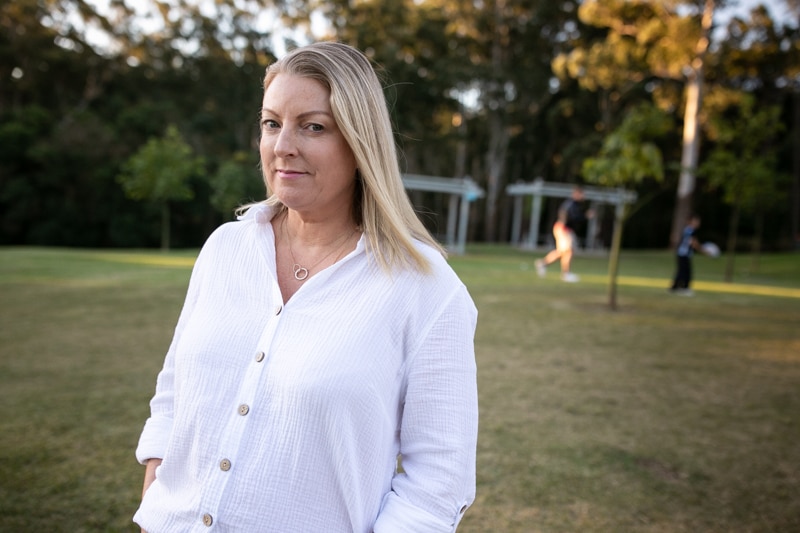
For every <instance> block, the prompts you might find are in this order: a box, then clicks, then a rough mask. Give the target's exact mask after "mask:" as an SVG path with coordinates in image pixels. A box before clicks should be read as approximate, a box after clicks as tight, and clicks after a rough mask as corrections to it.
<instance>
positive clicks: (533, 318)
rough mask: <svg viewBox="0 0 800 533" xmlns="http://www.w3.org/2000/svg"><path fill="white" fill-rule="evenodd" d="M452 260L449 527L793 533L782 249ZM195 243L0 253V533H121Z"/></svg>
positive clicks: (796, 486)
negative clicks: (467, 440)
mask: <svg viewBox="0 0 800 533" xmlns="http://www.w3.org/2000/svg"><path fill="white" fill-rule="evenodd" d="M468 252H469V253H468V254H467V255H465V256H463V257H452V258H451V262H452V264H453V266H454V268H455V269H456V270H457V271H458V272H459V274H460V275H461V276H462V279H463V280H464V281H465V283H466V284H467V286H468V287H469V288H470V291H471V293H472V295H473V297H474V299H475V302H476V304H477V306H478V309H479V312H480V318H479V326H478V332H477V338H476V349H477V359H478V366H479V388H480V405H481V428H480V439H479V455H478V497H477V501H476V503H475V505H474V506H473V507H472V509H470V511H468V513H467V515H466V517H465V519H464V521H463V522H462V525H461V527H460V528H459V532H461V533H464V532H467V533H475V532H490V531H491V532H520V533H522V532H525V533H528V532H784V531H785V532H792V531H800V498H798V496H797V495H798V494H800V446H798V445H797V443H798V442H800V415H798V413H800V255H798V254H782V255H766V256H764V257H762V258H761V259H760V261H759V264H758V265H757V266H756V265H753V264H752V262H751V259H750V258H748V257H741V258H737V274H736V277H735V281H736V283H734V284H725V283H721V281H722V271H723V263H722V260H716V261H714V260H711V259H708V258H705V257H698V258H697V259H696V262H695V269H696V275H697V280H698V282H697V284H696V289H697V291H696V294H695V296H694V297H693V298H686V297H677V296H672V295H668V294H667V293H666V290H665V288H666V286H667V284H668V278H669V276H670V275H671V274H672V268H673V260H672V257H671V256H670V255H669V254H668V253H666V252H627V253H624V254H623V258H622V264H621V278H620V282H621V283H620V287H619V305H620V307H619V310H618V311H616V312H612V311H609V310H608V307H607V305H606V304H607V294H606V278H605V258H604V257H602V256H591V257H590V256H582V257H579V258H577V259H576V261H575V271H576V272H577V273H579V274H581V275H582V280H581V282H580V283H577V284H565V283H562V282H560V281H558V277H557V274H556V271H555V268H553V269H552V270H551V272H550V273H549V274H548V277H546V278H545V279H539V278H538V277H537V276H536V275H535V272H534V271H533V260H534V259H535V258H536V257H538V256H539V255H541V254H540V253H531V252H522V251H518V250H512V249H509V248H507V247H499V246H497V247H495V246H475V247H470V248H469V249H468ZM193 256H194V254H193V252H178V253H171V254H166V255H165V254H160V253H154V252H128V251H126V252H113V251H92V250H83V251H78V250H65V249H43V248H5V249H0V291H2V292H1V293H0V294H2V303H3V305H2V306H0V531H3V532H5V531H9V532H60V531H65V532H66V531H69V532H81V531H84V532H113V531H136V528H134V527H133V525H132V524H131V522H130V517H131V515H132V514H133V512H134V510H135V508H136V505H137V501H138V498H139V496H140V486H141V476H142V467H141V466H139V465H138V464H137V463H136V462H135V459H134V457H133V450H134V448H135V445H136V441H137V438H138V434H139V431H140V430H141V426H142V423H143V422H144V419H145V418H146V416H147V409H148V406H147V402H148V400H149V398H150V395H151V394H152V391H153V387H154V382H155V376H156V373H157V372H158V370H159V368H160V366H161V363H162V359H163V355H164V352H165V350H166V348H167V345H168V343H169V340H170V337H171V333H172V329H173V327H174V324H175V320H176V318H177V314H178V312H179V310H180V306H181V304H182V299H183V295H184V291H185V289H186V284H187V282H188V276H189V273H190V268H191V264H192V259H193Z"/></svg>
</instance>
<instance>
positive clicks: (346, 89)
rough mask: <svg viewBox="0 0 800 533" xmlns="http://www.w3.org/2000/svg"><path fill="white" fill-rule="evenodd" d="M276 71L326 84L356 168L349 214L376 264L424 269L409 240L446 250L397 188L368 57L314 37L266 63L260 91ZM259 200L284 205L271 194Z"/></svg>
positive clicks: (389, 137) (391, 146)
mask: <svg viewBox="0 0 800 533" xmlns="http://www.w3.org/2000/svg"><path fill="white" fill-rule="evenodd" d="M278 74H289V75H294V76H301V77H305V78H310V79H314V80H316V81H318V82H320V83H322V84H323V85H324V86H325V87H326V88H327V89H329V91H330V105H331V110H332V112H333V116H334V119H335V120H336V124H337V125H338V127H339V129H340V130H341V132H342V134H343V135H344V138H345V140H346V141H347V144H348V145H349V146H350V149H351V150H352V151H353V154H354V156H355V159H356V166H357V168H358V170H357V177H356V187H355V198H353V218H354V219H355V221H356V223H357V224H359V225H361V227H362V229H363V230H364V232H365V234H366V236H367V242H368V245H367V247H368V251H369V252H370V253H372V255H373V256H374V258H375V260H376V261H377V263H378V265H380V267H381V268H382V269H384V270H386V271H390V270H391V269H392V268H394V267H397V266H403V267H410V268H415V269H417V270H419V271H422V272H427V271H428V270H429V264H428V261H427V259H426V258H425V257H424V256H423V255H422V254H421V253H420V252H419V250H418V249H417V248H416V247H415V246H414V243H413V239H418V240H420V241H422V242H424V243H427V244H429V245H430V246H432V247H433V248H435V249H436V250H438V251H439V252H440V253H441V254H442V255H446V254H445V251H444V248H442V246H441V245H440V244H439V243H438V242H437V241H436V239H434V238H433V237H432V236H431V234H430V233H429V232H428V230H427V229H425V226H424V225H423V224H422V222H421V221H420V220H419V218H418V217H417V214H416V213H415V212H414V208H413V207H412V205H411V202H410V200H409V198H408V195H407V194H406V191H405V188H404V187H403V180H402V177H401V175H400V167H399V165H398V159H397V149H396V147H395V142H394V134H393V131H392V126H391V119H390V118H389V110H388V108H387V105H386V98H385V96H384V94H383V87H382V86H381V83H380V80H379V79H378V76H377V74H376V73H375V70H374V69H373V67H372V65H371V63H370V62H369V59H367V57H366V56H365V55H364V54H362V53H361V52H360V51H358V50H356V49H355V48H353V47H351V46H348V45H346V44H342V43H336V42H318V43H313V44H310V45H308V46H304V47H300V48H296V49H294V50H292V51H291V52H289V53H288V54H287V55H286V56H284V57H283V58H281V59H280V60H279V61H277V62H275V63H273V64H272V65H270V66H269V67H268V68H267V73H266V76H265V77H264V90H265V91H266V90H267V87H269V84H270V83H271V82H272V80H273V79H275V77H276V76H277V75H278ZM262 171H263V167H262ZM264 183H265V184H266V183H267V180H266V176H265V177H264ZM265 203H266V204H267V205H270V206H275V207H278V209H279V210H280V211H283V210H285V209H286V206H284V205H283V204H282V203H281V202H280V200H278V199H277V198H276V197H275V195H274V194H271V193H270V196H269V197H268V198H267V200H266V201H265Z"/></svg>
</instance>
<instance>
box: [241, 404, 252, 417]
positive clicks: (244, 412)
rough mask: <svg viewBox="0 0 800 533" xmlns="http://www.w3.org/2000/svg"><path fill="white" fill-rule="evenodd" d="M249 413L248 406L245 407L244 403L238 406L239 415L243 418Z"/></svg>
mask: <svg viewBox="0 0 800 533" xmlns="http://www.w3.org/2000/svg"><path fill="white" fill-rule="evenodd" d="M249 412H250V406H249V405H247V404H246V403H243V404H242V405H240V406H239V414H240V415H242V416H244V415H246V414H247V413H249Z"/></svg>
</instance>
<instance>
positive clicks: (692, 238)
mask: <svg viewBox="0 0 800 533" xmlns="http://www.w3.org/2000/svg"><path fill="white" fill-rule="evenodd" d="M699 228H700V217H699V216H697V215H692V216H690V217H689V223H688V224H686V226H685V227H684V228H683V232H682V233H681V241H680V242H679V243H678V248H677V250H676V254H675V258H676V262H677V268H676V269H675V277H674V278H673V281H672V287H670V289H669V290H670V292H672V293H674V294H680V295H683V296H692V295H693V294H694V293H693V292H692V289H691V288H690V285H691V283H692V256H693V255H694V252H695V251H696V250H697V251H702V248H701V246H700V241H698V240H697V230H698V229H699Z"/></svg>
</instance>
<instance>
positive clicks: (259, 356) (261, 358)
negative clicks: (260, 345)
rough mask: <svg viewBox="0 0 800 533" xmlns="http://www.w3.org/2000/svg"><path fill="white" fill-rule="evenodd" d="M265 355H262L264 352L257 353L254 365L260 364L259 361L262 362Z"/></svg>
mask: <svg viewBox="0 0 800 533" xmlns="http://www.w3.org/2000/svg"><path fill="white" fill-rule="evenodd" d="M265 355H266V354H264V352H258V353H256V363H260V362H261V361H263V360H264V357H265Z"/></svg>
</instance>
